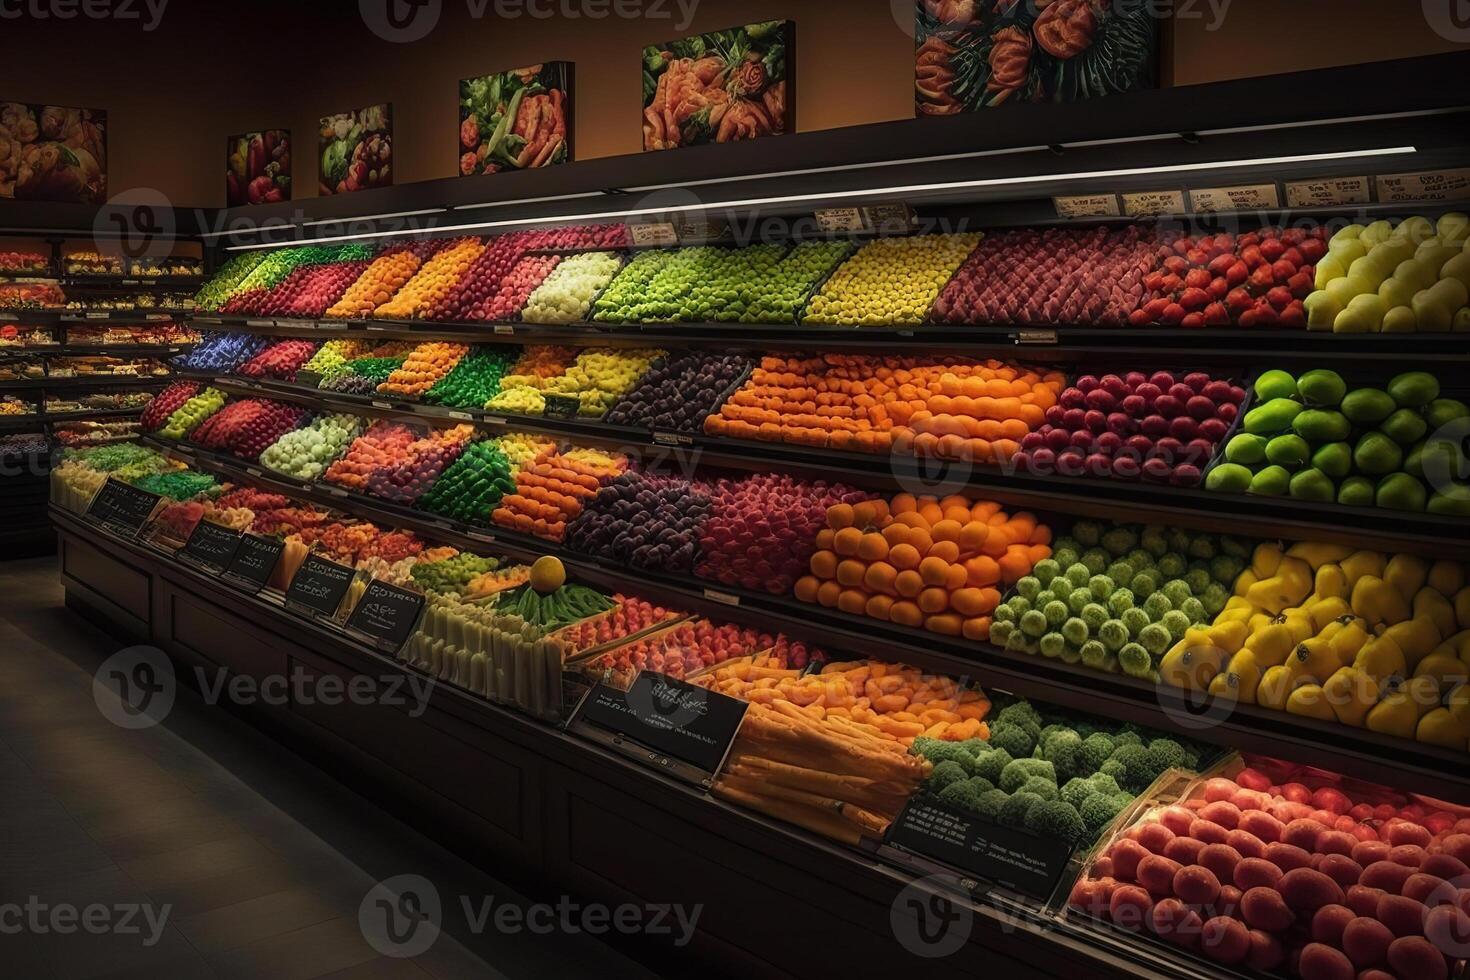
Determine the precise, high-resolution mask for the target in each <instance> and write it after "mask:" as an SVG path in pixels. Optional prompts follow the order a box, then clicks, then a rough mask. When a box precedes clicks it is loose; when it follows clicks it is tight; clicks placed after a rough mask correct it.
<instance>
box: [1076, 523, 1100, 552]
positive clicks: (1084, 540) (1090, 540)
mask: <svg viewBox="0 0 1470 980" xmlns="http://www.w3.org/2000/svg"><path fill="white" fill-rule="evenodd" d="M1102 536H1103V526H1102V525H1101V524H1099V523H1098V522H1097V521H1078V522H1077V523H1076V524H1073V525H1072V537H1074V538H1076V539H1077V543H1078V544H1080V545H1082V546H1083V547H1084V548H1094V547H1096V546H1097V543H1098V542H1099V541H1101V540H1102Z"/></svg>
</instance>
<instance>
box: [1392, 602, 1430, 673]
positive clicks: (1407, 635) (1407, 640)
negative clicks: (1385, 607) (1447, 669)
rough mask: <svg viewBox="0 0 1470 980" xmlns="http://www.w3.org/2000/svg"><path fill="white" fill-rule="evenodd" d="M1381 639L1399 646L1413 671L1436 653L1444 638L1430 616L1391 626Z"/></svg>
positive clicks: (1407, 620) (1418, 617) (1417, 617)
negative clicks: (1436, 648)
mask: <svg viewBox="0 0 1470 980" xmlns="http://www.w3.org/2000/svg"><path fill="white" fill-rule="evenodd" d="M1380 639H1384V640H1392V641H1393V642H1394V643H1396V644H1398V648H1399V649H1400V650H1402V651H1403V652H1404V662H1405V663H1406V664H1407V665H1408V668H1409V670H1411V671H1412V670H1413V669H1414V668H1415V667H1417V666H1418V665H1419V661H1421V660H1423V659H1424V658H1425V657H1427V656H1429V655H1430V654H1431V653H1433V652H1434V648H1435V647H1437V646H1439V644H1440V642H1441V641H1442V640H1443V639H1444V637H1443V636H1441V635H1440V632H1439V629H1438V628H1437V627H1436V626H1435V625H1434V620H1432V619H1430V618H1429V617H1428V616H1416V617H1414V618H1412V619H1406V620H1404V621H1403V622H1401V623H1395V624H1394V625H1392V626H1390V627H1389V628H1388V629H1386V630H1384V631H1383V636H1382V637H1380Z"/></svg>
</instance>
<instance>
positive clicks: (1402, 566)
mask: <svg viewBox="0 0 1470 980" xmlns="http://www.w3.org/2000/svg"><path fill="white" fill-rule="evenodd" d="M1427 578H1429V563H1428V562H1427V561H1425V560H1424V559H1423V558H1420V557H1419V556H1418V555H1394V556H1393V557H1392V558H1390V559H1389V560H1388V565H1387V566H1386V567H1385V568H1384V569H1383V580H1384V581H1385V582H1387V583H1388V584H1389V585H1391V586H1393V587H1394V588H1395V589H1398V590H1399V595H1401V596H1403V597H1404V598H1405V599H1412V598H1414V594H1415V593H1416V592H1418V591H1419V590H1420V589H1422V588H1424V581H1425V579H1427Z"/></svg>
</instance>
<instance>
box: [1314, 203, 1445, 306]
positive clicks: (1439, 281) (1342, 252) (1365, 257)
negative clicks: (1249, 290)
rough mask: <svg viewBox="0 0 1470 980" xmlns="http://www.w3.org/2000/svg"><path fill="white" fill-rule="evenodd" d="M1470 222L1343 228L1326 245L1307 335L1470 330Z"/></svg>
mask: <svg viewBox="0 0 1470 980" xmlns="http://www.w3.org/2000/svg"><path fill="white" fill-rule="evenodd" d="M1467 232H1470V217H1467V216H1466V215H1464V214H1462V213H1459V212H1450V213H1449V214H1446V215H1443V216H1442V217H1441V218H1440V219H1439V221H1438V222H1437V223H1432V222H1430V220H1429V219H1428V218H1425V217H1420V216H1415V217H1412V218H1405V219H1404V220H1403V221H1400V222H1399V223H1398V224H1397V225H1395V224H1394V223H1393V222H1391V221H1387V220H1378V221H1375V222H1373V223H1372V224H1369V225H1367V226H1366V227H1365V226H1363V225H1359V224H1352V225H1348V226H1347V227H1345V228H1343V229H1341V230H1339V231H1338V232H1337V234H1335V235H1333V236H1332V240H1331V241H1330V242H1328V245H1327V248H1328V254H1327V256H1326V257H1325V258H1324V259H1322V261H1321V263H1320V264H1318V266H1317V277H1316V287H1317V291H1316V292H1314V293H1312V294H1311V295H1310V296H1308V297H1307V327H1308V329H1311V330H1332V331H1333V332H1335V333H1378V332H1382V333H1415V332H1419V333H1436V332H1440V333H1442V332H1444V331H1448V330H1455V331H1466V330H1470V292H1467V289H1470V251H1467V249H1470V242H1467V241H1466V238H1467Z"/></svg>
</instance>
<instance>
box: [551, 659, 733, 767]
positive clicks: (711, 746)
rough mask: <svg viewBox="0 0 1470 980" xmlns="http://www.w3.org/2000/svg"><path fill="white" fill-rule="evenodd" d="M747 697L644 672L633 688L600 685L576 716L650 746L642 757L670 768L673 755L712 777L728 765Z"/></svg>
mask: <svg viewBox="0 0 1470 980" xmlns="http://www.w3.org/2000/svg"><path fill="white" fill-rule="evenodd" d="M748 707H749V705H747V704H746V703H745V702H744V701H740V700H738V699H736V698H731V697H727V696H725V695H723V694H719V693H717V692H715V691H710V690H708V689H706V688H703V687H697V686H696V685H694V684H686V683H685V682H683V681H680V680H675V679H674V678H672V677H666V676H665V675H663V674H656V673H654V672H653V671H648V670H645V671H642V672H640V673H639V674H638V676H637V677H635V678H634V679H633V683H632V684H631V685H630V686H629V688H628V690H626V691H622V690H619V689H618V688H616V687H611V686H609V685H607V684H598V685H597V686H596V687H594V688H593V689H592V690H591V691H590V692H588V694H587V697H586V698H585V699H584V700H583V701H582V704H581V707H580V708H579V710H578V713H577V718H576V721H579V722H582V723H584V724H585V725H590V726H592V727H593V728H595V729H600V730H602V731H604V732H608V733H612V734H614V735H617V736H621V737H624V738H627V739H630V740H632V741H633V742H635V743H636V744H637V745H638V746H641V747H643V748H645V749H648V750H651V751H648V752H644V753H642V755H641V758H643V759H645V761H647V762H649V764H651V765H655V766H658V767H660V768H665V769H669V770H670V771H671V772H674V773H675V774H676V775H679V774H680V773H678V771H677V769H676V768H674V767H671V766H670V762H671V760H672V761H674V762H681V763H684V764H686V765H688V766H692V767H693V768H694V769H695V770H698V771H699V772H700V773H703V774H706V775H708V776H713V775H714V774H715V773H717V772H718V771H719V770H720V767H721V766H722V765H723V764H724V761H725V756H726V755H727V754H728V753H729V751H730V745H731V743H733V742H734V741H735V735H736V733H737V732H739V731H740V723H741V721H742V720H744V718H745V711H746V708H748Z"/></svg>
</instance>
